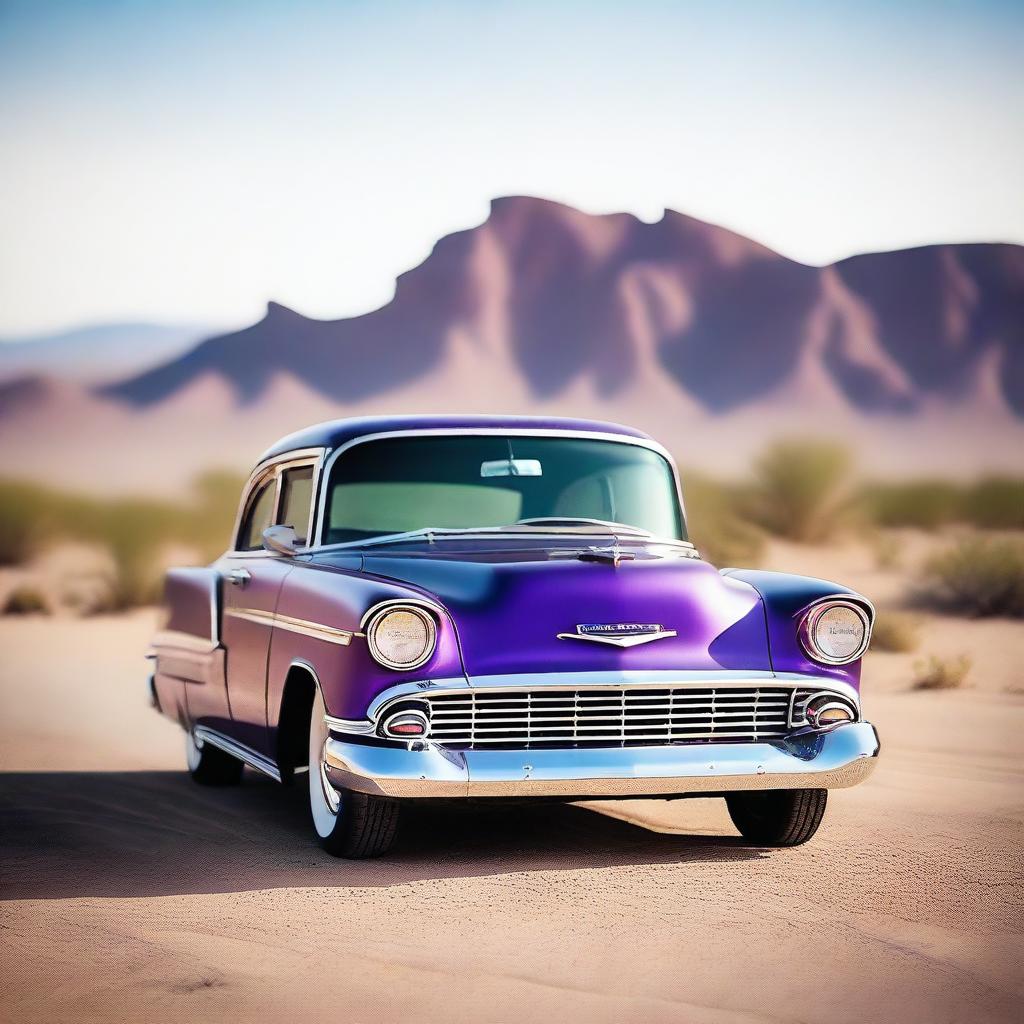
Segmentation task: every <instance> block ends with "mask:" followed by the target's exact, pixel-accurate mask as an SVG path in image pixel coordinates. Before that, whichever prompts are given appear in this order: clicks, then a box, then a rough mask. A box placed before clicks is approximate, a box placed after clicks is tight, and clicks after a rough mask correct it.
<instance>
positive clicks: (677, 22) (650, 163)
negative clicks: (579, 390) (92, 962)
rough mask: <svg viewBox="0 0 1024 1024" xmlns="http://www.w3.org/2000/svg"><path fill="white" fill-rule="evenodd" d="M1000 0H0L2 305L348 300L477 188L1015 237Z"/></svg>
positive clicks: (222, 315)
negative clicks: (616, 0) (693, 0)
mask: <svg viewBox="0 0 1024 1024" xmlns="http://www.w3.org/2000/svg"><path fill="white" fill-rule="evenodd" d="M1021 53H1024V5H1022V4H1019V3H1018V4H1009V3H962V2H957V3H944V2H932V3H904V4H900V3H878V2H864V3H859V4H835V3H827V2H821V3H795V2H779V3H771V4H769V3H745V2H733V3H723V4H711V3H709V4H689V3H652V2H633V3H629V4H625V3H623V4H610V3H551V2H548V3H528V2H521V3H515V4H504V3H485V2H477V3H422V4H417V3H386V2H368V3H331V4H328V3H314V2H295V3H277V4H269V3H254V2H236V3H228V2H220V3H218V2H214V0H197V2H180V3H178V2H171V0H165V2H160V3H157V2H142V0H134V2H133V0H121V2H113V0H94V2H88V0H79V2H59V0H28V2H10V0H0V334H8V335H9V334H14V333H22V332H28V331H33V330H43V329H50V328H55V327H60V326H64V325H70V324H77V323H81V322H97V321H105V320H118V319H139V318H142V319H156V320H178V321H181V320H185V321H190V322H195V321H205V322H210V323H216V324H224V325H230V324H235V323H243V322H245V321H247V320H250V319H251V318H253V317H255V316H258V315H259V313H260V311H261V310H262V307H263V304H264V302H265V301H266V300H267V299H269V298H274V299H277V300H279V301H282V302H285V303H287V304H289V305H292V306H295V307H296V308H298V309H300V310H302V311H303V312H305V313H307V314H309V315H313V316H323V317H332V316H342V315H348V314H352V313H358V312H363V311H365V310H368V309H371V308H373V307H375V306H377V305H379V304H380V303H382V302H385V301H387V299H388V298H389V296H390V294H391V292H392V289H393V285H394V278H395V275H396V274H398V273H400V272H401V271H402V270H404V269H407V268H408V267H410V266H412V265H414V264H415V263H417V262H419V261H420V260H421V259H422V258H423V257H424V256H425V255H426V254H427V252H428V251H429V249H430V246H431V245H432V244H433V242H434V241H435V240H436V239H437V238H438V237H439V236H440V235H442V234H444V233H446V232H449V231H452V230H456V229H459V228H463V227H468V226H470V225H472V224H475V223H478V222H479V221H481V220H482V219H483V218H484V217H485V216H486V211H487V202H488V200H489V199H490V198H491V197H493V196H496V195H507V194H514V193H525V194H531V195H540V196H546V197H550V198H553V199H559V200H562V201H565V202H569V203H572V204H574V205H577V206H580V207H582V208H583V209H586V210H589V211H592V212H608V211H614V210H629V211H632V212H634V213H636V214H638V215H639V216H641V217H644V218H648V219H653V218H656V217H658V216H660V214H661V211H662V209H663V208H664V207H666V206H667V207H671V208H673V209H677V210H681V211H683V212H687V213H691V214H693V215H695V216H699V217H703V218H705V219H708V220H712V221H716V222H718V223H721V224H724V225H726V226H729V227H732V228H734V229H736V230H738V231H741V232H743V233H745V234H748V235H750V236H752V237H754V238H757V239H758V240H760V241H763V242H765V243H767V244H769V245H772V246H774V247H775V248H777V249H779V250H780V251H782V252H784V253H786V254H787V255H790V256H793V257H794V258H797V259H801V260H805V261H807V262H815V263H824V262H828V261H831V260H833V259H837V258H841V257H843V256H846V255H849V254H850V253H853V252H858V251H865V250H873V249H884V248H893V247H898V246H903V245H914V244H921V243H926V242H933V241H947V240H952V241H968V240H1005V241H1017V242H1024V198H1022V195H1024V192H1022V189H1021V185H1020V182H1021V180H1022V178H1024V175H1022V173H1021V168H1022V166H1024V61H1022V60H1021V57H1020V55H1021Z"/></svg>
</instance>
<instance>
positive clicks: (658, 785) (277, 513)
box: [149, 416, 879, 857]
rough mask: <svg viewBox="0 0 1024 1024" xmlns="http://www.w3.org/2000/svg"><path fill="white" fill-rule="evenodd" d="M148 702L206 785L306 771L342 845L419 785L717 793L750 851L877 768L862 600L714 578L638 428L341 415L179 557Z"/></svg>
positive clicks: (362, 852) (545, 795)
mask: <svg viewBox="0 0 1024 1024" xmlns="http://www.w3.org/2000/svg"><path fill="white" fill-rule="evenodd" d="M166 605H167V619H166V623H165V628H164V629H163V630H162V631H161V632H160V633H159V634H158V635H157V636H156V637H155V638H154V642H153V649H152V651H151V657H152V658H153V659H154V671H153V674H152V676H151V678H150V682H149V688H150V695H151V698H152V701H153V704H154V706H155V707H156V708H157V709H158V710H159V711H161V712H162V713H163V714H165V715H168V716H170V717H171V718H173V719H175V720H176V721H177V722H178V723H180V725H181V726H182V728H183V729H184V730H185V738H186V751H187V761H188V768H189V771H190V772H191V774H192V777H193V778H194V779H195V780H196V782H199V783H204V784H209V785H225V784H231V783H237V782H238V781H239V779H240V778H241V776H242V769H243V766H244V765H248V766H250V767H251V768H255V769H256V770H258V771H260V772H263V773H264V774H266V775H269V776H270V777H271V778H273V779H275V780H278V781H280V782H284V783H292V782H295V781H296V776H302V775H306V776H307V780H306V781H308V787H309V804H310V809H311V817H312V822H313V827H314V829H315V832H316V835H317V836H318V837H319V839H320V841H321V843H322V845H323V846H324V848H325V849H326V850H327V851H329V852H330V853H332V854H335V855H340V856H347V857H366V856H374V855H378V854H381V853H383V852H384V851H385V850H387V849H388V848H389V846H390V845H391V843H392V841H393V839H394V837H395V834H396V830H397V827H398V824H399V819H400V817H401V815H402V811H403V808H404V807H406V806H407V804H408V801H413V800H439V799H440V800H452V799H457V800H463V801H466V800H480V801H501V800H532V799H557V800H563V801H572V800H583V799H585V800H598V799H612V800H620V799H628V798H635V797H646V798H651V797H656V798H666V799H674V798H683V797H717V798H724V799H725V801H726V804H727V807H728V811H729V814H730V815H731V818H732V821H733V822H734V824H735V826H736V828H737V829H738V830H739V832H740V833H741V834H742V836H744V837H745V838H746V839H747V840H748V841H749V842H751V843H753V844H756V845H759V846H794V845H797V844H799V843H803V842H806V841H807V840H808V839H810V837H811V836H813V835H814V833H815V831H816V830H817V828H818V825H819V824H820V822H821V820H822V815H823V814H824V812H825V805H826V801H827V798H828V790H830V789H836V788H841V787H846V786H853V785H855V784H857V783H859V782H861V781H862V780H863V779H865V778H866V777H867V776H868V775H869V774H870V773H871V771H872V770H873V768H874V766H875V764H876V761H877V757H878V752H879V744H878V736H877V734H876V732H875V729H874V728H873V727H872V726H871V725H870V724H869V723H867V722H865V721H864V720H863V718H862V715H861V702H860V694H859V680H860V668H861V659H862V656H863V654H864V652H865V650H866V649H867V646H868V642H869V638H870V634H871V624H872V620H873V617H874V611H873V608H872V606H871V604H870V602H869V601H868V600H867V599H866V598H864V597H862V596H861V595H859V594H857V593H854V592H853V591H851V590H848V589H847V588H845V587H842V586H839V585H837V584H835V583H829V582H827V581H824V580H818V579H811V578H808V577H804V576H793V575H787V574H783V573H775V572H765V571H752V570H742V569H728V568H726V569H721V570H719V569H716V568H714V567H712V566H711V565H709V564H708V563H707V562H706V561H704V560H702V559H701V557H700V555H699V554H698V552H697V551H696V550H695V548H694V546H693V544H691V543H690V541H689V540H688V539H687V531H686V521H685V518H684V514H683V504H682V500H681V494H680V486H679V477H678V473H677V470H676V467H675V464H674V463H673V461H672V459H671V457H670V456H669V454H668V453H667V452H666V451H665V449H663V448H662V447H661V446H660V445H658V444H657V443H656V442H655V441H653V440H651V438H649V437H648V436H646V435H645V434H643V433H640V432H639V431H636V430H631V429H628V428H625V427H621V426H616V425H613V424H608V423H600V422H591V421H580V420H570V419H537V418H524V417H438V416H430V417H400V418H373V419H369V418H366V419H348V420H338V421H335V422H330V423H325V424H321V425H319V426H314V427H311V428H309V429H307V430H303V431H300V432H299V433H296V434H292V435H291V436H289V437H286V438H284V439H283V440H282V441H280V442H278V443H277V444H275V445H274V446H273V447H272V448H270V449H269V450H268V451H267V452H265V453H264V454H263V456H262V458H260V460H259V462H258V463H257V465H256V468H255V469H254V470H253V472H252V475H251V476H250V477H249V480H248V483H247V485H246V486H245V489H244V491H243V494H242V498H241V504H240V507H239V512H238V518H237V522H236V524H235V530H234V535H233V537H232V539H231V546H230V550H229V551H227V552H226V553H225V554H224V555H223V556H222V557H221V558H220V559H218V561H216V562H215V563H214V564H213V565H211V566H209V567H208V568H180V569H172V570H170V571H169V572H168V574H167V578H166Z"/></svg>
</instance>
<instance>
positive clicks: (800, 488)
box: [745, 441, 853, 543]
mask: <svg viewBox="0 0 1024 1024" xmlns="http://www.w3.org/2000/svg"><path fill="white" fill-rule="evenodd" d="M852 469H853V463H852V460H851V458H850V455H849V452H847V450H846V449H845V448H843V447H842V446H841V445H838V444H833V443H830V442H816V441H780V442H778V443H777V444H774V445H772V446H771V447H770V448H768V449H767V450H766V451H765V452H764V453H763V454H762V455H761V456H760V457H759V458H758V459H757V461H756V462H755V464H754V478H753V485H752V488H751V491H750V492H749V496H748V498H747V501H746V508H745V511H746V514H747V515H748V516H749V518H750V519H751V520H752V521H753V522H755V523H757V524H758V525H760V526H762V527H764V529H766V530H768V531H770V532H771V533H774V534H777V535H778V536H780V537H787V538H789V539H790V540H796V541H802V542H805V543H816V542H819V541H823V540H827V539H828V538H829V537H831V536H832V535H833V534H835V533H836V532H837V531H838V530H839V529H841V528H842V527H843V526H845V525H846V524H847V523H848V522H849V521H850V518H851V513H852V509H853V502H852V498H851V493H850V487H849V484H850V475H851V471H852Z"/></svg>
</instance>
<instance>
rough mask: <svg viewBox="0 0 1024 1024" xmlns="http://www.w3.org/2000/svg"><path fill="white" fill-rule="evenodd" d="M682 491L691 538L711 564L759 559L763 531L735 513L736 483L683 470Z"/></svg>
mask: <svg viewBox="0 0 1024 1024" xmlns="http://www.w3.org/2000/svg"><path fill="white" fill-rule="evenodd" d="M684 477H685V483H684V488H683V494H684V497H685V500H686V523H687V528H688V529H689V531H690V539H691V540H692V541H693V543H694V544H695V545H696V546H697V550H698V551H699V552H700V553H701V555H702V556H703V557H704V558H706V559H707V560H708V561H709V562H711V563H712V565H717V566H719V567H722V568H724V567H725V566H730V565H734V566H752V565H756V564H757V563H758V562H759V561H760V558H761V553H762V551H763V549H764V534H763V533H762V531H761V530H759V529H758V528H757V527H756V526H754V525H753V524H752V523H749V522H747V521H746V520H744V519H742V518H741V517H740V515H739V514H738V512H737V509H738V507H739V506H740V505H741V504H742V503H741V501H740V500H739V498H738V496H737V488H736V487H735V486H732V485H729V484H724V483H720V482H718V481H715V480H712V479H711V478H710V477H706V476H702V475H701V474H699V473H685V474H684Z"/></svg>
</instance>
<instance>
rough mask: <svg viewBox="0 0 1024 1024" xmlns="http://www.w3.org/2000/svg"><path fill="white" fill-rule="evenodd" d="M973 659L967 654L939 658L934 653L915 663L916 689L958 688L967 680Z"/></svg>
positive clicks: (914, 687) (914, 686)
mask: <svg viewBox="0 0 1024 1024" xmlns="http://www.w3.org/2000/svg"><path fill="white" fill-rule="evenodd" d="M970 670H971V659H970V658H968V657H967V655H966V654H961V655H960V656H959V657H957V658H939V657H936V656H935V655H934V654H933V655H931V656H930V657H928V658H927V659H925V660H923V661H917V662H915V663H914V679H913V683H912V687H913V689H915V690H956V689H959V688H960V687H961V686H963V685H964V683H965V682H966V681H967V673H968V672H970Z"/></svg>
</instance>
